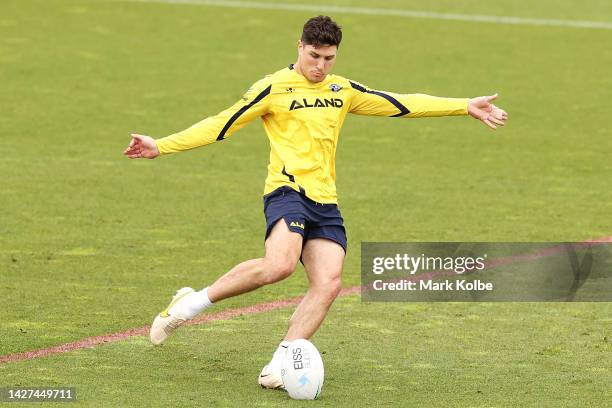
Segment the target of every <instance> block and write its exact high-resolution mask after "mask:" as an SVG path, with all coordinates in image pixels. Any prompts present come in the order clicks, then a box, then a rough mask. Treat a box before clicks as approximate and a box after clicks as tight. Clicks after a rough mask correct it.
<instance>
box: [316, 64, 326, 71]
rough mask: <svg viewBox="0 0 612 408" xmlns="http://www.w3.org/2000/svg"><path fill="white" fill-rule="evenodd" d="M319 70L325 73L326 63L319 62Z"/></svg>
mask: <svg viewBox="0 0 612 408" xmlns="http://www.w3.org/2000/svg"><path fill="white" fill-rule="evenodd" d="M317 68H318V69H319V71H321V72H325V61H319V62H318V63H317Z"/></svg>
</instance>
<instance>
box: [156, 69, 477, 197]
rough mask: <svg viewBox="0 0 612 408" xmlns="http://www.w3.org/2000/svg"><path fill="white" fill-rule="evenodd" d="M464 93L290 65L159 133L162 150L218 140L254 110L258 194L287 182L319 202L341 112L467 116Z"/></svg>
mask: <svg viewBox="0 0 612 408" xmlns="http://www.w3.org/2000/svg"><path fill="white" fill-rule="evenodd" d="M467 106H468V99H456V98H438V97H434V96H429V95H424V94H396V93H392V92H383V91H376V90H373V89H370V88H368V87H366V86H364V85H362V84H360V83H358V82H355V81H351V80H349V79H346V78H343V77H341V76H337V75H327V77H326V78H325V79H324V80H323V81H322V82H318V83H313V82H310V81H308V79H306V78H305V77H304V76H302V75H300V74H298V73H297V72H296V71H295V70H294V69H293V65H290V66H289V67H288V68H284V69H281V70H280V71H277V72H275V73H274V74H271V75H268V76H266V77H265V78H263V79H261V80H259V81H257V82H256V83H255V84H253V86H252V87H251V88H249V90H248V91H247V92H246V94H245V95H244V96H243V97H242V99H241V100H239V101H238V102H236V103H235V104H234V105H233V106H231V107H230V108H228V109H226V110H224V111H223V112H221V113H219V114H217V115H215V116H211V117H208V118H206V119H204V120H203V121H201V122H199V123H197V124H195V125H193V126H192V127H190V128H188V129H186V130H184V131H182V132H179V133H175V134H173V135H170V136H167V137H164V138H162V139H157V140H156V144H157V148H158V149H159V152H160V153H161V154H168V153H173V152H179V151H183V150H189V149H193V148H195V147H199V146H203V145H206V144H209V143H213V142H215V141H220V140H223V139H225V138H227V137H229V136H230V135H232V134H233V133H234V132H236V131H237V130H239V129H241V128H242V127H244V126H245V125H246V124H247V123H249V122H250V121H252V120H253V119H254V118H256V117H261V118H262V120H263V124H264V128H265V131H266V133H267V135H268V138H269V139H270V164H269V165H268V177H267V178H266V185H265V189H264V195H265V194H268V193H270V192H272V191H274V190H276V189H277V188H278V187H281V186H285V185H286V186H290V187H291V188H293V189H294V190H296V191H299V192H300V193H302V194H304V195H306V196H307V197H308V198H310V199H311V200H314V201H316V202H319V203H337V196H336V170H335V156H336V146H337V145H338V135H339V133H340V128H341V127H342V124H343V122H344V118H345V117H346V114H347V113H354V114H357V115H376V116H390V117H402V118H411V117H424V116H449V115H466V114H467Z"/></svg>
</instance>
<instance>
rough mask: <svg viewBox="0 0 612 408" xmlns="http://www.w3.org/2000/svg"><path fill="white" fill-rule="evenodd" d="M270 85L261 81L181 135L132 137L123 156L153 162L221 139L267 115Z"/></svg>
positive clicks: (265, 81)
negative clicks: (229, 105)
mask: <svg viewBox="0 0 612 408" xmlns="http://www.w3.org/2000/svg"><path fill="white" fill-rule="evenodd" d="M271 88H272V85H271V84H270V82H269V81H268V80H267V79H266V78H264V79H262V80H261V81H258V82H256V83H255V84H254V85H253V86H252V87H251V88H250V89H249V90H248V91H247V93H246V94H245V95H244V96H243V97H242V99H240V100H239V101H238V102H236V103H235V104H234V105H233V106H231V107H230V108H228V109H226V110H224V111H223V112H221V113H219V114H217V115H215V116H210V117H208V118H206V119H204V120H203V121H201V122H199V123H196V124H195V125H193V126H191V127H190V128H188V129H185V130H183V131H182V132H178V133H175V134H173V135H170V136H166V137H163V138H161V139H153V138H151V137H149V136H144V135H138V134H132V141H131V142H130V144H129V146H128V147H127V149H125V151H124V152H123V154H125V155H126V156H127V157H129V158H130V159H139V158H147V159H154V158H156V157H157V156H159V155H164V154H168V153H175V152H181V151H184V150H189V149H194V148H196V147H200V146H204V145H207V144H210V143H213V142H216V141H220V140H224V139H226V138H227V137H229V136H230V135H232V134H233V133H234V132H236V131H237V130H239V129H241V128H243V127H244V126H246V125H247V124H248V123H249V122H250V121H252V120H253V119H255V118H256V117H259V116H263V115H265V114H266V113H267V112H268V100H269V98H267V96H268V95H269V94H270V90H271Z"/></svg>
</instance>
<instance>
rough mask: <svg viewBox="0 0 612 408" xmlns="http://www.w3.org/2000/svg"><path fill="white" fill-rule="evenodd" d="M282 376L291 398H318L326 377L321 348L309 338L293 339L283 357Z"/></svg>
mask: <svg viewBox="0 0 612 408" xmlns="http://www.w3.org/2000/svg"><path fill="white" fill-rule="evenodd" d="M281 376H282V377H283V384H284V385H285V389H286V390H287V392H288V393H289V396H290V397H291V398H293V399H306V400H313V399H315V398H317V397H318V396H319V395H320V394H321V389H322V388H323V379H324V377H325V371H324V369H323V360H321V355H320V354H319V350H317V348H316V347H315V345H314V344H312V343H311V342H309V341H308V340H304V339H298V340H294V341H292V342H291V343H290V344H289V347H288V348H287V352H286V353H285V358H283V364H282V366H281Z"/></svg>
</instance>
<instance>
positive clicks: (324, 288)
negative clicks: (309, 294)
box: [312, 276, 342, 304]
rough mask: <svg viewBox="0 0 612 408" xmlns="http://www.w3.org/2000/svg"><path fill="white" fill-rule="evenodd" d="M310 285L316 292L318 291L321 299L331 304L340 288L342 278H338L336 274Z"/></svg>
mask: <svg viewBox="0 0 612 408" xmlns="http://www.w3.org/2000/svg"><path fill="white" fill-rule="evenodd" d="M312 286H313V288H314V289H315V290H316V291H317V292H319V294H320V296H321V297H322V298H323V301H325V302H326V303H330V304H331V303H332V302H333V301H334V300H335V299H336V297H338V295H339V294H340V291H341V290H342V280H341V279H340V276H338V277H333V278H330V279H325V280H323V281H321V282H316V283H314V284H313V285H312Z"/></svg>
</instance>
